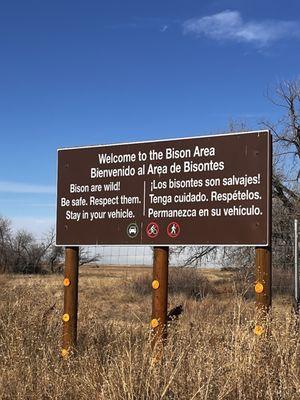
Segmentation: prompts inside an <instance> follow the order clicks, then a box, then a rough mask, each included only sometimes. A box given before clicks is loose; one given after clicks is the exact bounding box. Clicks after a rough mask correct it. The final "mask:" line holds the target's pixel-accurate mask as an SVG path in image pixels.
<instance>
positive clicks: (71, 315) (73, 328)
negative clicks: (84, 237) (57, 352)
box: [61, 247, 79, 358]
mask: <svg viewBox="0 0 300 400" xmlns="http://www.w3.org/2000/svg"><path fill="white" fill-rule="evenodd" d="M78 266H79V247H66V249H65V278H64V282H63V283H64V314H63V316H62V319H63V346H62V352H61V354H62V356H63V357H64V358H67V357H68V355H69V352H70V349H72V348H73V349H74V348H75V347H76V344H77V310H78Z"/></svg>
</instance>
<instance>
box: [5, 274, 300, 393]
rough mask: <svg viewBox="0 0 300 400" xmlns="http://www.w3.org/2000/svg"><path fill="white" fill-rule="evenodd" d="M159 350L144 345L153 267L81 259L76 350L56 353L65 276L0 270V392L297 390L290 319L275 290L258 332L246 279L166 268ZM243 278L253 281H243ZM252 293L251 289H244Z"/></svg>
mask: <svg viewBox="0 0 300 400" xmlns="http://www.w3.org/2000/svg"><path fill="white" fill-rule="evenodd" d="M170 275H171V279H170V296H169V308H172V307H175V306H177V305H179V304H181V305H183V309H184V312H183V314H182V316H180V317H179V319H178V320H177V321H175V322H172V323H171V324H170V326H169V328H168V329H169V336H168V341H167V344H166V346H165V349H164V352H163V356H162V357H161V358H160V359H159V360H157V359H155V357H154V356H153V353H152V352H151V346H150V340H149V339H150V332H149V321H150V316H151V292H150V290H149V288H148V286H150V285H148V283H150V282H151V269H148V268H142V267H99V268H95V267H81V269H80V278H79V319H78V324H79V325H78V350H77V353H76V354H74V356H73V357H70V359H69V360H62V359H61V356H60V351H61V334H62V321H61V316H62V313H63V284H62V281H63V276H62V275H44V276H22V275H1V276H0V285H1V292H0V371H1V374H0V398H1V399H3V400H6V399H14V400H17V399H80V400H81V399H83V400H84V399H105V400H107V399H115V400H121V399H122V400H123V399H136V400H142V399H201V400H202V399H212V400H215V399H219V400H221V399H228V400H236V399H249V400H250V399H251V400H253V399H264V400H265V399H270V400H271V399H272V400H275V399H276V400H277V399H278V400H279V399H280V400H282V399H287V400H293V399H300V363H299V356H300V355H299V335H298V320H297V318H296V316H295V315H294V313H293V312H292V307H291V301H290V299H289V298H288V297H283V296H282V295H280V296H279V295H278V296H275V299H274V302H273V310H272V312H271V314H270V318H269V320H268V321H267V322H266V325H265V327H266V332H265V333H264V334H263V335H261V336H257V335H255V334H254V333H253V329H254V326H255V304H254V299H253V298H252V296H251V290H252V289H251V290H250V292H249V291H248V290H247V289H249V282H248V280H247V279H244V281H243V280H242V279H241V278H239V281H236V280H235V279H234V274H233V273H232V272H224V271H220V270H215V269H214V270H212V269H205V270H200V271H198V270H197V271H195V270H192V271H191V270H178V269H176V270H173V269H172V270H171V273H170ZM250 288H251V284H250ZM249 293H250V294H249Z"/></svg>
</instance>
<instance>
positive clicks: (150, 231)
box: [146, 222, 159, 238]
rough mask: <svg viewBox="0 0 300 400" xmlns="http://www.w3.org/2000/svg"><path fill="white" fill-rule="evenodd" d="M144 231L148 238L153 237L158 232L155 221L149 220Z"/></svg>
mask: <svg viewBox="0 0 300 400" xmlns="http://www.w3.org/2000/svg"><path fill="white" fill-rule="evenodd" d="M146 233H147V236H149V238H155V237H156V236H157V235H158V234H159V227H158V225H157V223H156V222H149V224H148V225H147V228H146Z"/></svg>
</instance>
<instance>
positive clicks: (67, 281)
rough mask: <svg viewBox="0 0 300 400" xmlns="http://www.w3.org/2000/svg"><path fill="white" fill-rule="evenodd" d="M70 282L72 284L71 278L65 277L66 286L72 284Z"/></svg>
mask: <svg viewBox="0 0 300 400" xmlns="http://www.w3.org/2000/svg"><path fill="white" fill-rule="evenodd" d="M70 284H71V282H70V279H69V278H65V279H64V286H66V287H67V286H70Z"/></svg>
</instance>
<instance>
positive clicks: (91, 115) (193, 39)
mask: <svg viewBox="0 0 300 400" xmlns="http://www.w3.org/2000/svg"><path fill="white" fill-rule="evenodd" d="M287 4H288V6H287ZM299 47H300V2H299V0H289V2H288V3H287V2H286V1H282V0H276V1H275V2H274V1H270V0H264V1H261V0H260V1H258V0H251V1H246V0H245V1H238V0H228V1H227V0H222V1H213V0H209V1H206V0H201V1H200V0H198V1H196V0H152V1H143V0H127V1H124V0H118V1H117V0H109V1H105V0H98V1H96V0H85V1H83V0H73V1H67V0H59V1H58V0H52V1H40V0H27V1H24V0H19V1H15V0H10V1H2V2H1V3H0V135H1V155H0V215H2V216H4V217H6V218H9V219H10V220H11V221H12V225H13V228H14V229H28V230H29V231H31V232H33V233H34V234H35V235H36V236H37V237H41V236H42V235H43V234H44V233H45V232H47V231H48V230H49V228H50V227H51V226H54V225H55V202H56V187H55V186H56V172H57V171H56V158H57V148H61V147H72V146H82V145H90V144H93V145H95V144H105V143H118V142H129V141H140V140H155V139H164V138H177V137H184V136H193V135H205V134H212V133H219V132H225V131H226V130H227V129H228V124H229V121H230V120H238V121H244V122H245V123H246V124H247V126H248V127H249V129H253V130H255V129H261V128H262V126H261V121H262V120H263V119H268V120H272V121H275V120H276V119H277V118H279V117H280V115H281V114H280V113H281V112H282V110H281V109H279V108H276V107H275V106H274V105H273V104H272V103H271V102H270V101H269V100H268V98H267V96H266V93H267V92H268V91H272V90H273V88H275V87H276V84H278V82H279V81H281V80H286V79H287V80H288V79H296V78H298V77H299V65H300V51H299Z"/></svg>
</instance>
